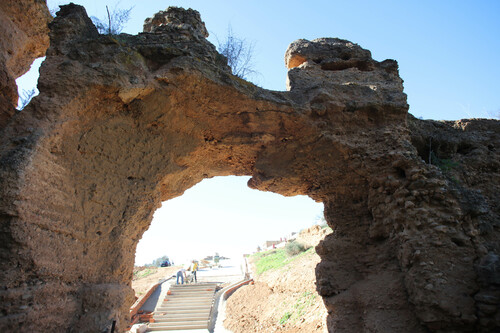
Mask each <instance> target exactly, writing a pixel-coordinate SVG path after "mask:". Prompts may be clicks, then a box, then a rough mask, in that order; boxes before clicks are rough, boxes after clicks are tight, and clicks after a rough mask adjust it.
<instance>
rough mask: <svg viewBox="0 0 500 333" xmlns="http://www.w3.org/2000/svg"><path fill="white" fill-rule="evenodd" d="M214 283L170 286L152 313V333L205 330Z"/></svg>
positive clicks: (212, 297) (150, 329)
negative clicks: (157, 332)
mask: <svg viewBox="0 0 500 333" xmlns="http://www.w3.org/2000/svg"><path fill="white" fill-rule="evenodd" d="M216 287H217V284H216V283H197V284H184V285H171V286H170V289H169V293H170V295H168V294H166V295H165V296H164V297H163V301H162V303H161V305H159V306H157V308H156V309H155V311H154V314H153V319H154V322H153V323H150V324H149V328H148V332H152V331H186V330H207V332H208V326H209V324H210V312H211V310H212V304H213V302H214V296H215V288H216Z"/></svg>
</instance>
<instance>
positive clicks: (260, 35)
mask: <svg viewBox="0 0 500 333" xmlns="http://www.w3.org/2000/svg"><path fill="white" fill-rule="evenodd" d="M73 2H74V3H78V4H81V5H83V6H85V7H86V9H87V12H88V13H89V16H97V17H100V18H104V17H105V12H106V8H105V6H106V4H108V5H109V6H110V7H111V8H112V7H114V6H115V4H116V3H117V2H115V1H106V0H104V1H103V0H100V1H90V0H89V1H73ZM64 3H66V1H59V0H49V1H48V6H49V8H50V9H52V8H56V7H57V5H59V4H64ZM132 6H134V8H133V10H132V13H131V14H132V17H131V19H130V21H129V22H128V24H127V26H126V28H125V29H124V32H126V33H131V34H135V33H137V32H140V31H142V24H143V22H144V19H145V18H146V17H150V16H152V15H153V14H154V13H156V12H157V11H158V10H162V9H165V8H167V7H168V6H182V7H186V8H193V9H196V10H198V11H199V12H200V13H201V17H202V19H203V20H204V22H205V24H206V27H207V29H208V31H209V33H210V34H211V36H210V37H209V40H211V41H212V42H214V43H215V41H216V39H215V36H218V37H219V39H223V38H224V36H225V35H226V32H227V29H228V25H231V27H232V30H233V33H234V34H235V35H237V36H238V37H241V38H244V39H246V40H247V41H249V42H251V43H254V44H255V57H254V59H255V62H254V64H255V69H256V70H257V71H258V72H259V73H260V75H258V76H256V77H254V78H253V81H254V82H255V83H257V84H258V85H260V86H262V87H264V88H267V89H273V90H285V80H286V68H285V65H284V60H283V55H284V53H285V50H286V48H287V46H288V45H289V44H290V43H291V42H292V41H294V40H296V39H299V38H306V39H314V38H319V37H339V38H343V39H348V40H350V41H352V42H355V43H358V44H359V45H361V46H362V47H364V48H366V49H369V50H370V51H371V52H372V55H373V57H374V59H376V60H378V61H382V60H384V59H395V60H397V61H398V63H399V67H400V75H401V77H402V78H403V79H404V88H405V92H406V94H407V95H408V103H409V104H410V113H412V114H413V115H415V116H416V117H422V118H424V119H447V120H453V119H461V118H472V117H478V118H491V117H494V116H497V117H498V116H500V85H499V82H498V81H499V78H500V65H499V64H498V59H499V55H500V19H499V17H500V1H498V0H477V1H470V0H467V1H465V0H439V1H435V0H433V1H429V0H419V1H416V0H415V1H401V0H393V1H389V0H380V1H371V0H363V1H361V0H350V1H334V0H329V1H326V0H325V1H292V0H288V1H269V0H267V1H261V0H251V1H228V0H225V1H223V0H211V1H207V0H203V1H202V0H198V1H159V0H143V1H130V0H121V1H120V2H119V4H118V7H119V8H130V7H132ZM33 77H34V76H32V77H31V79H28V80H27V81H30V80H31V81H33V80H34V79H33ZM31 84H33V83H31ZM29 85H30V83H28V82H24V83H20V86H21V89H29ZM25 87H26V88H25ZM219 182H220V183H219ZM245 182H246V181H245V180H242V181H240V180H238V179H236V178H233V179H232V180H230V181H229V183H231V185H228V181H224V180H218V179H214V180H210V181H207V183H206V184H211V185H210V186H211V188H212V189H211V190H208V192H209V193H211V192H214V191H215V192H218V191H220V192H221V193H225V192H228V191H229V190H228V189H229V188H230V187H231V189H232V188H233V187H232V186H233V185H234V186H235V187H237V188H238V190H237V191H236V192H234V193H233V194H232V195H231V198H236V195H239V196H240V197H238V199H235V200H236V201H237V202H245V203H247V205H245V207H246V208H248V207H252V208H253V209H250V211H247V210H244V208H241V212H242V215H241V216H239V217H237V218H236V217H235V215H233V213H232V210H231V211H226V210H227V209H228V207H229V206H228V205H225V206H222V207H223V208H220V207H219V208H215V202H214V203H212V204H210V205H207V204H206V202H207V197H206V196H204V195H196V194H193V195H192V196H193V198H194V201H191V202H190V203H179V202H180V201H182V200H187V199H186V198H190V197H191V194H190V193H191V191H192V192H195V191H197V189H198V187H200V188H205V186H208V185H206V184H205V182H203V183H201V184H199V185H198V186H196V187H194V188H193V189H191V190H189V191H187V192H186V194H185V195H183V196H182V197H180V198H176V199H174V200H171V201H169V202H167V203H165V204H164V207H165V209H166V208H167V207H170V206H172V207H173V206H174V205H181V206H179V207H184V208H183V209H181V212H183V214H184V217H181V218H178V217H167V215H164V214H167V213H163V212H164V211H163V210H159V211H158V212H157V213H156V215H155V221H154V222H153V225H152V227H151V229H150V230H156V229H153V228H156V223H160V222H157V221H159V220H162V221H167V220H168V221H172V222H169V223H163V222H161V223H160V224H161V225H167V226H168V228H170V230H171V231H172V232H170V233H169V232H165V231H164V229H161V230H160V229H158V230H156V231H154V232H152V233H154V235H151V236H150V235H149V233H150V231H148V232H147V233H146V234H145V236H144V239H146V238H147V237H152V238H155V237H156V238H158V239H162V241H163V242H164V244H165V245H164V248H165V251H164V252H166V253H158V255H157V256H155V255H153V256H152V257H151V253H156V250H153V249H149V248H147V246H146V245H144V244H142V243H140V245H139V248H138V253H137V256H138V259H139V256H140V253H142V252H141V251H143V250H142V249H144V253H147V254H148V255H149V257H148V256H147V255H146V254H145V255H144V259H141V260H145V261H151V260H152V259H154V258H156V257H158V256H161V255H163V254H167V255H169V254H170V255H172V256H173V257H174V255H173V254H172V253H173V251H174V250H173V249H175V248H177V249H181V248H182V249H183V251H185V249H186V248H188V247H190V245H189V243H188V242H187V241H185V240H184V241H181V240H180V239H179V237H177V238H175V239H174V240H169V239H168V238H167V237H168V236H166V235H168V234H174V232H173V230H175V228H178V227H179V225H181V224H183V225H186V226H188V229H189V226H190V225H194V223H199V222H200V221H198V220H202V221H208V220H206V218H208V216H211V215H213V216H224V217H227V218H228V220H231V221H233V222H231V224H226V225H227V226H229V225H231V227H232V225H233V224H234V221H248V223H250V221H253V222H254V223H258V222H259V221H260V222H259V223H261V224H258V225H260V226H261V227H258V228H257V229H259V230H262V233H261V236H263V237H262V239H261V240H260V241H263V240H265V239H268V238H270V237H271V236H274V233H273V232H274V231H271V226H274V225H280V226H282V227H283V226H288V225H289V224H290V225H291V222H290V217H289V216H288V215H283V213H284V212H288V211H291V210H292V209H293V208H294V207H296V206H297V207H301V206H300V205H299V204H298V203H297V202H295V201H288V200H295V199H290V198H287V199H286V201H288V202H290V204H289V206H288V208H285V209H283V208H279V209H277V210H276V212H274V213H271V212H270V211H267V210H263V209H262V208H261V207H262V205H264V203H266V202H268V201H270V202H274V200H277V199H271V197H265V198H266V199H265V200H264V203H257V201H249V200H248V199H247V198H251V200H257V199H256V197H257V196H255V195H254V192H255V193H260V192H256V191H251V190H249V189H247V188H246V185H245V184H244V183H245ZM221 189H222V190H221ZM201 193H203V192H201ZM249 193H252V194H249ZM260 195H264V196H265V195H267V194H262V193H261V194H260ZM208 197H210V195H209V196H208ZM183 198H184V199H183ZM214 199H215V198H214ZM299 199H300V200H302V201H303V202H304V205H305V206H304V207H306V206H307V205H312V207H310V208H307V209H308V210H309V213H310V214H309V215H308V216H310V217H307V218H306V217H303V219H304V222H303V224H304V225H306V224H309V225H310V224H311V222H313V220H314V219H315V217H316V215H317V214H318V210H319V211H321V209H320V208H318V207H320V206H321V205H319V204H314V203H312V201H311V200H310V199H307V198H299ZM223 201H224V200H220V202H221V204H222V203H223ZM198 204H200V205H201V206H197V205H198ZM318 205H319V206H318ZM277 206H278V204H277ZM190 207H191V208H190ZM194 207H197V208H194ZM201 207H205V208H206V209H210V210H207V211H204V210H203V209H205V208H203V209H202V208H201ZM234 207H240V206H238V205H234ZM171 209H172V210H176V209H178V208H175V207H174V208H171ZM302 210H306V208H301V209H299V211H300V212H302ZM202 211H204V213H202ZM259 211H265V212H266V213H265V216H264V217H262V216H260V217H259V216H257V215H256V216H253V215H252V214H253V213H254V212H259ZM195 212H199V213H200V216H202V218H200V216H198V217H196V216H193V217H192V219H193V220H190V219H188V216H191V214H192V213H195ZM291 215H293V216H299V213H293V214H291ZM160 216H161V217H160ZM181 216H182V214H181ZM195 220H197V221H195ZM218 220H222V218H219V219H218ZM306 220H307V221H306ZM181 221H182V222H181ZM270 221H274V222H270ZM204 223H205V224H206V225H208V224H209V223H208V222H204ZM213 223H215V222H210V224H213ZM196 225H198V224H196ZM201 225H202V224H200V225H199V228H202V226H201ZM214 225H215V224H214ZM237 225H238V226H239V227H242V228H243V227H245V226H246V225H250V224H247V223H246V222H245V223H238V224H237ZM256 225H257V224H256ZM283 228H285V227H283ZM268 229H269V236H267V233H266V237H264V235H262V234H263V230H268ZM191 230H193V229H192V228H191ZM200 230H202V229H200ZM203 230H204V229H203ZM204 232H205V231H204ZM206 232H208V230H206ZM245 232H246V231H245ZM175 234H177V235H180V234H182V235H184V232H181V231H176V232H175ZM207 235H208V234H207ZM277 236H278V235H276V237H277ZM217 237H218V235H216V236H210V237H208V236H207V237H205V239H218V238H217ZM252 237H253V236H252ZM252 237H250V235H248V238H249V239H253V238H252ZM225 239H227V237H226V238H225ZM175 241H179V242H180V243H175ZM196 242H197V243H200V241H199V240H197V241H196ZM149 243H151V242H149ZM174 244H175V245H174ZM238 245H239V244H238ZM148 246H149V245H148ZM169 246H172V247H169ZM228 246H229V245H228ZM210 251H212V250H210ZM141 258H143V257H142V255H141ZM146 259H147V260H146ZM174 260H175V257H174ZM138 261H139V260H138Z"/></svg>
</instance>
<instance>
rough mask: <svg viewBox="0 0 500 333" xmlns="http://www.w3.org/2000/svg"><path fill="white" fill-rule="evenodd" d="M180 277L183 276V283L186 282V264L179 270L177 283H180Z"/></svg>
mask: <svg viewBox="0 0 500 333" xmlns="http://www.w3.org/2000/svg"><path fill="white" fill-rule="evenodd" d="M179 277H180V278H181V284H184V278H185V277H186V269H185V268H184V266H183V267H181V268H180V269H179V270H178V271H177V282H176V284H179Z"/></svg>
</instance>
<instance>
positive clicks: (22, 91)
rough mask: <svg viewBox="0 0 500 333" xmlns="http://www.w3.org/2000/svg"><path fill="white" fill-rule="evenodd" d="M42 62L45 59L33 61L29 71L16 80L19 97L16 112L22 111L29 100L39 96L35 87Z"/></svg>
mask: <svg viewBox="0 0 500 333" xmlns="http://www.w3.org/2000/svg"><path fill="white" fill-rule="evenodd" d="M44 60H45V57H41V58H37V59H35V60H33V63H32V64H31V67H30V70H29V71H28V72H26V73H25V74H24V75H22V76H20V77H18V78H17V79H16V83H17V93H18V95H19V100H18V103H17V110H19V111H20V110H22V109H24V108H25V107H26V106H27V105H28V104H29V102H30V101H31V99H32V98H33V97H35V96H37V95H38V94H39V91H38V87H37V85H38V78H39V76H40V73H39V70H40V66H41V65H42V62H43V61H44Z"/></svg>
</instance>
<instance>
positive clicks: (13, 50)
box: [0, 0, 52, 129]
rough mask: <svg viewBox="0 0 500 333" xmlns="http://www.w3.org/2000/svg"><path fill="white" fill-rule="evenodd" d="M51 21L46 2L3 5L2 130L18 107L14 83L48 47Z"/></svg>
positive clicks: (0, 26)
mask: <svg viewBox="0 0 500 333" xmlns="http://www.w3.org/2000/svg"><path fill="white" fill-rule="evenodd" d="M50 20H52V16H50V13H49V10H48V9H47V5H46V3H45V1H40V0H19V1H10V0H5V1H1V2H0V129H1V128H3V127H4V126H5V124H6V123H7V121H8V120H9V118H10V117H11V116H12V115H13V114H14V112H15V108H16V106H17V98H18V96H17V87H16V82H15V80H16V79H17V78H18V77H19V76H21V75H23V74H24V73H26V72H27V71H28V70H29V68H30V65H31V63H32V62H33V59H34V58H37V57H42V56H43V55H44V54H45V50H46V49H47V48H48V47H49V36H48V31H49V29H48V27H47V24H48V23H49V22H50Z"/></svg>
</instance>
